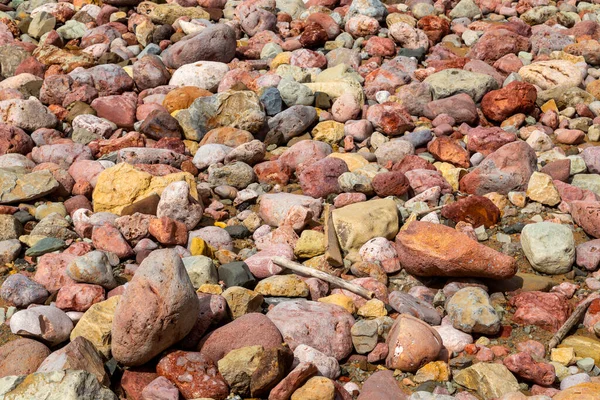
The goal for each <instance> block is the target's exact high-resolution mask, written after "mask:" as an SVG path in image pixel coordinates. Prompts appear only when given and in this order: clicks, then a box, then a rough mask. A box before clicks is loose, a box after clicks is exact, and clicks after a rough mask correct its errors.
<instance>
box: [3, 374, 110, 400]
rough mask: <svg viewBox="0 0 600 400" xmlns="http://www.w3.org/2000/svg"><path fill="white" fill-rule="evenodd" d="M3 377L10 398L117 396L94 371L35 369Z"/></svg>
mask: <svg viewBox="0 0 600 400" xmlns="http://www.w3.org/2000/svg"><path fill="white" fill-rule="evenodd" d="M4 381H5V382H3V383H4V386H3V390H2V394H3V396H4V397H5V398H7V399H15V400H26V399H50V398H59V399H70V398H86V399H98V400H117V399H118V397H117V396H116V395H115V394H114V393H113V392H112V391H111V390H110V389H108V388H106V387H105V386H103V385H101V384H100V383H99V382H98V379H97V378H96V376H95V375H94V374H92V373H90V372H87V371H82V370H78V371H76V370H66V371H62V370H61V371H53V372H35V373H33V374H31V375H28V376H27V377H23V376H21V377H18V376H11V377H7V378H4Z"/></svg>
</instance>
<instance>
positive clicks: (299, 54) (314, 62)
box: [290, 49, 327, 68]
mask: <svg viewBox="0 0 600 400" xmlns="http://www.w3.org/2000/svg"><path fill="white" fill-rule="evenodd" d="M290 64H291V65H295V66H297V67H301V68H322V67H324V66H325V65H327V59H326V58H325V56H324V55H323V54H321V53H317V52H316V51H312V50H308V49H299V50H294V51H293V52H292V57H291V58H290Z"/></svg>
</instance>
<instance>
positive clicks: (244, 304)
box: [222, 286, 263, 319]
mask: <svg viewBox="0 0 600 400" xmlns="http://www.w3.org/2000/svg"><path fill="white" fill-rule="evenodd" d="M222 296H223V297H224V298H225V300H226V301H227V305H228V306H229V310H230V312H231V318H232V319H236V318H239V317H241V316H242V315H245V314H248V313H252V312H257V311H259V310H260V306H261V304H262V302H263V296H262V294H260V293H258V292H255V291H254V290H250V289H246V288H243V287H241V286H232V287H230V288H227V290H225V291H224V292H223V294H222Z"/></svg>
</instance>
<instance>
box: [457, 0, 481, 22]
mask: <svg viewBox="0 0 600 400" xmlns="http://www.w3.org/2000/svg"><path fill="white" fill-rule="evenodd" d="M480 14H481V10H480V9H479V7H477V4H475V2H474V1H473V0H460V2H459V3H458V4H457V5H455V6H454V8H453V9H452V11H450V14H449V16H450V17H451V18H452V19H455V18H469V19H472V18H473V17H475V16H477V15H480Z"/></svg>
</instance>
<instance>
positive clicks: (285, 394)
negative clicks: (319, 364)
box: [269, 362, 317, 400]
mask: <svg viewBox="0 0 600 400" xmlns="http://www.w3.org/2000/svg"><path fill="white" fill-rule="evenodd" d="M316 373H317V368H316V367H315V366H314V364H311V363H307V362H301V363H300V364H298V365H297V366H296V367H295V368H294V369H293V370H292V371H291V372H290V373H289V374H288V375H287V376H286V377H285V378H283V379H282V380H281V381H280V382H279V383H278V384H277V385H276V386H275V387H274V388H273V389H272V390H271V392H270V393H269V397H270V398H271V399H272V400H282V399H289V397H290V396H291V395H292V393H293V392H294V391H295V390H296V389H298V387H300V385H302V383H304V381H306V379H308V378H310V377H311V376H313V375H315V374H316Z"/></svg>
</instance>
